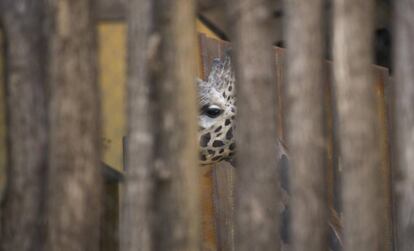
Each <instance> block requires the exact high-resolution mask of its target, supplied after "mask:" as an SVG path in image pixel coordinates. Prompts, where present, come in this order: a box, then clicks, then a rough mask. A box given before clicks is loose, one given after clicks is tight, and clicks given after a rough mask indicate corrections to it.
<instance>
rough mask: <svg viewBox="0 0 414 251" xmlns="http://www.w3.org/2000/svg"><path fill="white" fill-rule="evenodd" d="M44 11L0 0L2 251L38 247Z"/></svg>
mask: <svg viewBox="0 0 414 251" xmlns="http://www.w3.org/2000/svg"><path fill="white" fill-rule="evenodd" d="M44 7H45V6H44V2H43V1H29V0H16V1H15V0H4V1H0V16H1V22H2V23H3V25H4V29H5V30H4V31H5V34H4V35H5V38H6V43H7V52H6V57H7V60H6V62H7V65H6V71H7V83H6V86H7V87H6V88H7V114H8V117H7V118H8V120H7V129H8V145H7V148H8V153H9V154H8V156H7V159H8V163H7V169H8V170H7V174H8V177H7V188H6V190H5V191H6V192H5V201H4V204H3V208H2V210H1V211H2V217H1V219H2V220H1V224H2V226H1V230H2V231H1V235H0V236H1V238H0V239H1V240H0V246H1V248H0V249H1V250H4V251H6V250H22V251H25V250H41V249H42V248H43V243H42V242H43V238H44V234H45V231H44V230H45V224H44V223H45V221H44V216H45V215H44V203H45V185H46V183H45V174H46V171H47V149H48V147H47V145H48V142H47V128H48V127H47V119H48V118H47V97H46V90H47V88H46V61H45V57H44V55H45V54H46V44H45V42H46V41H45V34H44V32H43V28H44V22H43V21H44ZM1 77H3V76H1Z"/></svg>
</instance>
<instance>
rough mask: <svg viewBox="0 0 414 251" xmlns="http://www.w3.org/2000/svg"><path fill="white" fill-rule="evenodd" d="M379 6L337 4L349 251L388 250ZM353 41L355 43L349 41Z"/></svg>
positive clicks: (343, 0) (354, 1)
mask: <svg viewBox="0 0 414 251" xmlns="http://www.w3.org/2000/svg"><path fill="white" fill-rule="evenodd" d="M373 10H374V1H372V0H367V1H358V0H336V1H335V12H334V72H335V80H336V83H335V87H336V94H337V101H338V117H339V125H338V126H339V141H340V150H341V155H340V165H341V166H342V169H343V172H342V173H343V205H344V217H343V223H344V246H345V250H352V251H369V250H383V248H384V247H385V238H384V236H383V233H384V232H385V231H384V227H385V219H384V217H383V216H384V210H385V201H386V200H384V199H383V194H381V191H382V187H381V181H382V177H381V165H382V164H381V144H380V140H381V134H380V120H379V109H378V106H377V103H376V96H375V89H374V83H373V80H374V79H373V72H372V71H373V69H372V68H371V67H372V66H371V63H372V58H373V48H372V39H373ZM350 38H353V39H350Z"/></svg>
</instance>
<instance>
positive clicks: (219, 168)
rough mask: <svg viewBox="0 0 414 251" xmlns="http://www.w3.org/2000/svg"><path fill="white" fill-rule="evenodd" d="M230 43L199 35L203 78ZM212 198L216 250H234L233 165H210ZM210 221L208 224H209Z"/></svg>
mask: <svg viewBox="0 0 414 251" xmlns="http://www.w3.org/2000/svg"><path fill="white" fill-rule="evenodd" d="M229 48H230V44H229V43H227V42H223V41H220V40H216V39H211V38H207V37H206V36H204V35H201V36H200V49H201V56H202V67H203V74H204V75H203V76H204V79H206V78H207V77H208V74H209V72H210V70H211V64H212V62H213V60H214V59H215V58H220V57H223V56H224V54H223V53H224V51H225V50H226V49H229ZM210 178H211V179H212V183H213V184H212V185H213V187H212V191H213V194H211V195H212V198H211V199H212V200H213V201H211V202H210V203H212V204H213V205H214V221H213V222H211V223H213V224H214V225H215V226H214V227H215V234H216V239H217V245H216V246H217V247H216V249H217V250H230V251H231V250H234V217H233V215H234V196H233V193H234V167H233V166H231V165H230V164H229V163H223V162H222V163H219V164H218V165H214V166H211V176H210ZM211 223H210V224H211Z"/></svg>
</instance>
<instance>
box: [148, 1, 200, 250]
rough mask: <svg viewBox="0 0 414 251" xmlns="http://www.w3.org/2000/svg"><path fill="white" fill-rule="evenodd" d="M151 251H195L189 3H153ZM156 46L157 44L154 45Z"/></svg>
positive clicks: (191, 18)
mask: <svg viewBox="0 0 414 251" xmlns="http://www.w3.org/2000/svg"><path fill="white" fill-rule="evenodd" d="M154 10H155V14H154V15H155V16H154V20H155V25H154V27H155V31H154V34H153V40H154V50H153V53H154V54H153V55H152V57H153V58H152V59H153V60H154V61H153V62H152V64H151V66H150V67H152V72H151V77H152V79H153V81H154V87H155V88H154V93H153V94H154V96H155V107H154V108H155V114H157V117H156V123H155V125H154V128H153V130H155V132H156V133H157V135H156V146H155V160H154V171H155V178H156V182H157V186H156V187H155V194H154V196H155V197H154V199H155V201H154V205H155V208H154V213H155V214H156V215H157V217H156V218H155V222H154V236H153V237H154V242H153V244H154V249H155V250H177V251H178V250H180V251H181V250H188V251H192V250H198V249H199V247H200V243H199V237H200V214H199V212H200V208H199V204H200V203H199V202H200V201H199V182H198V179H199V169H198V168H197V167H198V145H197V136H196V134H197V124H196V121H197V120H196V118H197V110H198V108H197V103H196V92H195V90H196V87H195V84H194V81H195V76H196V65H195V64H194V59H195V58H196V54H195V53H196V48H195V46H196V40H195V39H196V36H195V1H194V0H178V1H169V0H158V1H155V3H154ZM157 40H158V43H157Z"/></svg>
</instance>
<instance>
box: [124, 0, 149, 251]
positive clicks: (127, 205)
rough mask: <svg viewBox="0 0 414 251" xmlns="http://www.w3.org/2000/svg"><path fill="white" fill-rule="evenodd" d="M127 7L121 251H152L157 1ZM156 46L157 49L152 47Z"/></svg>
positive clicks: (140, 1) (136, 0)
mask: <svg viewBox="0 0 414 251" xmlns="http://www.w3.org/2000/svg"><path fill="white" fill-rule="evenodd" d="M128 4H129V5H128V8H126V9H127V25H128V33H127V34H128V36H127V39H128V41H127V43H128V45H127V46H128V47H127V48H128V53H127V55H128V66H127V67H128V81H127V88H126V90H127V116H128V118H127V123H128V124H127V127H128V129H127V130H128V131H127V134H128V136H127V138H128V140H127V141H126V149H125V150H126V160H125V161H126V162H127V163H128V164H127V168H126V170H125V171H126V179H125V190H124V194H123V196H124V199H123V201H122V209H121V210H122V211H121V212H122V213H121V226H120V243H121V246H120V250H121V251H132V250H137V249H139V250H142V251H149V250H152V248H153V247H152V243H151V242H152V222H151V219H152V217H153V216H154V215H152V212H151V211H152V210H153V209H152V203H153V198H152V196H155V195H154V193H153V187H154V181H153V178H152V169H153V168H154V159H153V158H154V156H153V155H154V147H155V146H154V140H155V139H154V134H155V131H153V130H155V128H153V122H154V108H153V107H152V106H153V105H154V104H153V103H152V100H151V92H152V91H153V88H152V87H151V82H150V75H149V74H150V73H149V70H150V69H149V59H150V58H149V57H150V56H152V55H151V53H154V51H151V50H154V49H156V48H154V46H156V45H155V44H151V43H150V35H151V27H152V25H153V24H152V17H153V13H152V11H153V4H152V3H151V1H148V0H131V1H129V3H128ZM151 46H153V48H151Z"/></svg>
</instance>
